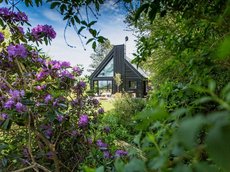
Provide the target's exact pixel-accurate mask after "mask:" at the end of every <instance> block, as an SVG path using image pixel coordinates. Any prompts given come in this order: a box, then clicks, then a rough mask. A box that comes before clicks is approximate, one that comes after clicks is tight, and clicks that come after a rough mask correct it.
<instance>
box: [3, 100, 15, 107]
mask: <svg viewBox="0 0 230 172" xmlns="http://www.w3.org/2000/svg"><path fill="white" fill-rule="evenodd" d="M13 106H14V101H13V100H11V99H10V100H8V101H7V102H6V103H5V104H4V108H5V109H12V108H13Z"/></svg>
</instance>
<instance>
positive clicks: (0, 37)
mask: <svg viewBox="0 0 230 172" xmlns="http://www.w3.org/2000/svg"><path fill="white" fill-rule="evenodd" d="M4 39H5V38H4V35H3V33H2V32H0V43H1V42H3V41H4Z"/></svg>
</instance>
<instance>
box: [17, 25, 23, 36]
mask: <svg viewBox="0 0 230 172" xmlns="http://www.w3.org/2000/svg"><path fill="white" fill-rule="evenodd" d="M18 31H19V32H20V33H21V34H22V35H24V33H25V32H24V30H23V27H20V26H18Z"/></svg>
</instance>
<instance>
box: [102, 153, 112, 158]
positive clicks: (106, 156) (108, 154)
mask: <svg viewBox="0 0 230 172" xmlns="http://www.w3.org/2000/svg"><path fill="white" fill-rule="evenodd" d="M103 155H104V158H107V159H108V158H110V157H111V155H110V153H109V151H103Z"/></svg>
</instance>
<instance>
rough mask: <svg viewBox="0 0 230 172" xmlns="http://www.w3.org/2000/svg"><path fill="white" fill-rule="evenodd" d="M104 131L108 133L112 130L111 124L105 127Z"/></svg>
mask: <svg viewBox="0 0 230 172" xmlns="http://www.w3.org/2000/svg"><path fill="white" fill-rule="evenodd" d="M104 132H105V133H107V134H108V133H109V132H110V127H109V126H106V127H104Z"/></svg>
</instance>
